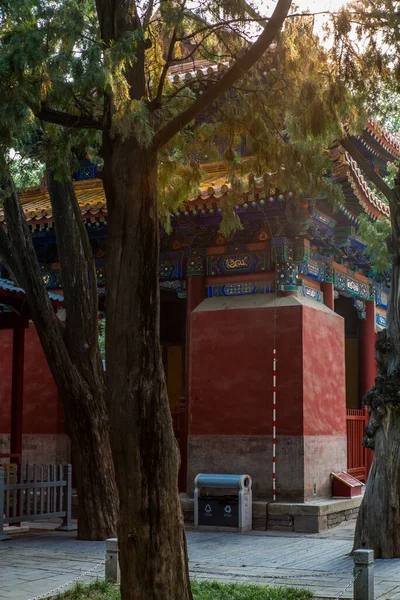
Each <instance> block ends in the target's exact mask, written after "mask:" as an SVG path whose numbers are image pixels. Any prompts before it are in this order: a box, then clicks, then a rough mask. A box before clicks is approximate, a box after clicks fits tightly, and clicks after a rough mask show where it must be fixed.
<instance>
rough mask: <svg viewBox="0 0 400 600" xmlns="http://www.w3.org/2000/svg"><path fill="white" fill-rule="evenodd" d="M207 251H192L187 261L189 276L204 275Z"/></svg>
mask: <svg viewBox="0 0 400 600" xmlns="http://www.w3.org/2000/svg"><path fill="white" fill-rule="evenodd" d="M204 255H205V251H204V250H192V251H191V252H190V255H189V256H188V259H187V274H188V275H203V274H204V270H205V268H204V267H205V260H204Z"/></svg>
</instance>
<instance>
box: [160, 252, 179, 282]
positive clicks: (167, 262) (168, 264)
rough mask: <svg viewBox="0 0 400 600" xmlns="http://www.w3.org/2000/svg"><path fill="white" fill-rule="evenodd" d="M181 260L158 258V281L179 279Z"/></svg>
mask: <svg viewBox="0 0 400 600" xmlns="http://www.w3.org/2000/svg"><path fill="white" fill-rule="evenodd" d="M182 273H183V269H182V260H181V259H180V258H179V259H175V258H172V259H171V258H163V257H161V258H160V263H159V267H158V277H159V278H160V279H179V278H180V277H182Z"/></svg>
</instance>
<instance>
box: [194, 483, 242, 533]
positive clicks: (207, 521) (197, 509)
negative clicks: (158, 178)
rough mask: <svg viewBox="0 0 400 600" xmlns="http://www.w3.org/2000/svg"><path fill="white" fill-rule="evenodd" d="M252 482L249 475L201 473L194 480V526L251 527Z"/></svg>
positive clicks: (237, 529)
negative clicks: (215, 491) (220, 491)
mask: <svg viewBox="0 0 400 600" xmlns="http://www.w3.org/2000/svg"><path fill="white" fill-rule="evenodd" d="M251 483H252V482H251V477H250V476H249V475H223V474H204V473H199V475H197V476H196V478H195V480H194V485H195V490H194V525H195V527H196V528H214V529H229V530H230V531H232V530H233V531H240V532H244V531H250V530H251V528H252V490H251ZM213 490H226V493H225V494H223V493H222V494H215V493H213Z"/></svg>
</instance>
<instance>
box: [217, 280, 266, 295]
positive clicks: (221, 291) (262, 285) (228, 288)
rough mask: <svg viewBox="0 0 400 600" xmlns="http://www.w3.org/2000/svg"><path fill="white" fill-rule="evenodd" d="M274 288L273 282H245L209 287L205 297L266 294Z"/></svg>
mask: <svg viewBox="0 0 400 600" xmlns="http://www.w3.org/2000/svg"><path fill="white" fill-rule="evenodd" d="M274 288H275V282H274V281H255V282H254V281H246V282H243V283H227V284H225V285H209V286H208V288H207V295H208V297H209V298H216V297H221V296H247V295H252V294H267V293H269V292H273V291H274Z"/></svg>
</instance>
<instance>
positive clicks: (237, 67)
mask: <svg viewBox="0 0 400 600" xmlns="http://www.w3.org/2000/svg"><path fill="white" fill-rule="evenodd" d="M291 4H292V1H291V0H279V1H278V4H277V6H276V8H275V10H274V13H273V15H272V17H271V18H270V20H269V21H268V23H267V25H266V26H265V28H264V30H263V32H262V33H261V34H260V36H259V37H258V39H257V40H256V41H255V42H254V44H253V45H252V46H251V47H250V48H249V49H248V50H247V52H246V53H245V54H244V56H243V57H242V58H240V59H239V60H238V61H237V62H236V63H235V64H234V65H233V66H232V67H231V68H230V69H229V70H228V71H227V72H226V73H225V75H223V76H222V77H221V79H219V81H218V82H217V83H215V84H214V85H213V86H211V87H209V88H208V89H207V90H206V91H205V92H204V93H203V94H202V95H201V96H199V97H198V98H196V100H194V102H193V104H192V105H191V106H189V108H187V109H186V110H184V111H183V112H182V113H181V114H180V115H177V116H176V117H175V118H174V119H172V120H171V121H170V122H169V123H167V124H166V125H165V126H164V127H163V128H162V129H160V131H158V133H156V135H155V136H154V138H153V144H152V146H153V150H159V149H160V148H161V147H162V146H164V145H165V144H166V143H167V142H169V140H171V139H172V138H173V137H174V136H175V135H176V134H177V133H178V132H179V131H180V130H181V129H183V127H185V126H186V125H188V124H189V123H190V122H191V121H193V119H195V117H197V115H199V114H200V113H201V112H202V111H204V109H205V108H207V107H208V106H209V105H210V104H212V102H214V101H215V100H216V99H217V98H218V97H219V96H221V95H222V94H223V93H224V92H226V91H227V90H229V89H230V88H231V87H232V85H234V84H235V83H236V82H237V81H239V79H241V78H242V77H243V75H245V74H246V73H247V72H248V71H249V70H250V69H251V67H253V66H254V65H255V64H256V62H257V61H258V60H259V59H260V58H261V56H262V55H263V54H264V52H265V51H266V50H267V49H268V47H269V46H270V45H271V43H272V42H273V40H274V39H275V37H276V35H277V34H278V33H279V31H280V30H281V28H282V25H283V23H284V21H285V19H286V17H287V15H288V12H289V9H290V6H291Z"/></svg>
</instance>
